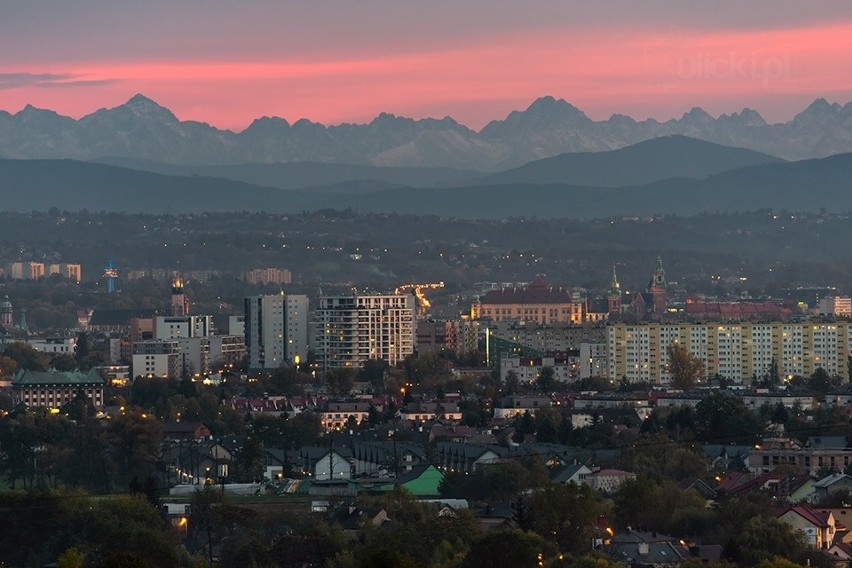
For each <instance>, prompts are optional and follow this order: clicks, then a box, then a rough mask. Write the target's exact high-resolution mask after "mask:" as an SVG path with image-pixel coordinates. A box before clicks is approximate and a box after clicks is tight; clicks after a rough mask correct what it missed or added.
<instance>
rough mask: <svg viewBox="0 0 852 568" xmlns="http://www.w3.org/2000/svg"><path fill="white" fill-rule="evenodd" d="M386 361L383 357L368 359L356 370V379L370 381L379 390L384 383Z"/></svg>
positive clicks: (386, 368) (386, 367)
mask: <svg viewBox="0 0 852 568" xmlns="http://www.w3.org/2000/svg"><path fill="white" fill-rule="evenodd" d="M388 367H389V365H388V363H387V361H384V360H383V359H368V360H366V361H364V364H363V365H362V366H361V369H359V370H358V380H359V381H363V382H365V383H370V384H371V385H373V388H374V389H376V390H381V389H382V388H383V387H384V384H385V373H386V372H387V370H388Z"/></svg>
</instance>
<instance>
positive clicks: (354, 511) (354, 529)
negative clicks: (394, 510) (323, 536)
mask: <svg viewBox="0 0 852 568" xmlns="http://www.w3.org/2000/svg"><path fill="white" fill-rule="evenodd" d="M328 521H329V523H332V524H334V523H336V524H338V525H340V528H341V529H343V534H344V535H346V536H347V537H349V538H350V539H352V538H356V537H357V536H358V532H359V531H360V530H361V528H363V527H364V525H372V526H374V527H380V526H382V525H383V524H385V523H388V522H390V517H388V512H387V511H386V510H384V509H378V508H361V507H358V506H356V505H355V503H342V504H341V505H339V506H338V507H337V508H336V509H334V510H332V511H328Z"/></svg>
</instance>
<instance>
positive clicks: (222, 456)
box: [161, 439, 234, 484]
mask: <svg viewBox="0 0 852 568" xmlns="http://www.w3.org/2000/svg"><path fill="white" fill-rule="evenodd" d="M233 457H234V456H233V452H232V451H231V450H229V449H228V448H227V447H226V446H225V445H223V444H221V443H219V442H218V441H214V440H202V441H198V440H187V439H183V440H165V441H163V445H162V448H161V459H162V461H163V463H164V464H165V467H166V470H167V471H168V472H169V474H170V476H173V478H172V479H173V481H174V482H175V483H177V484H201V483H205V482H206V481H207V480H209V479H212V480H215V481H217V482H219V481H221V480H223V479H225V478H227V477H228V475H229V474H230V464H231V462H232V461H233Z"/></svg>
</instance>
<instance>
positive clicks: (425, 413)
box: [399, 401, 462, 422]
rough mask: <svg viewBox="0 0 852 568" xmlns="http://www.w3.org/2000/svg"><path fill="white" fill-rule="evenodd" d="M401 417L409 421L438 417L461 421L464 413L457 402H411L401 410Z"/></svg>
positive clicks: (423, 420) (425, 420)
mask: <svg viewBox="0 0 852 568" xmlns="http://www.w3.org/2000/svg"><path fill="white" fill-rule="evenodd" d="M399 417H400V418H401V419H402V420H404V421H407V422H427V421H430V420H436V419H445V420H454V421H459V420H461V419H462V413H461V411H460V410H459V405H458V404H457V403H455V402H446V401H444V402H441V401H433V402H410V403H408V404H407V405H406V406H405V408H403V409H402V410H400V411H399Z"/></svg>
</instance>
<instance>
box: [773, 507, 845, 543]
mask: <svg viewBox="0 0 852 568" xmlns="http://www.w3.org/2000/svg"><path fill="white" fill-rule="evenodd" d="M776 518H777V519H779V520H781V521H784V522H785V523H787V524H788V525H790V526H791V527H793V528H794V529H797V530H799V531H801V532H802V534H804V535H805V540H806V541H807V543H808V544H809V545H810V546H813V547H814V548H819V549H823V550H828V548H829V547H830V546H831V544H832V543H833V542H834V534H835V532H836V527H835V521H834V515H833V514H832V513H831V512H830V511H828V512H824V511H819V510H817V509H814V508H812V507H809V506H806V505H793V506H790V507H787V508H785V509H783V510H782V511H781V512H780V513H778V514H777V515H776Z"/></svg>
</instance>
